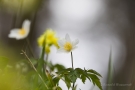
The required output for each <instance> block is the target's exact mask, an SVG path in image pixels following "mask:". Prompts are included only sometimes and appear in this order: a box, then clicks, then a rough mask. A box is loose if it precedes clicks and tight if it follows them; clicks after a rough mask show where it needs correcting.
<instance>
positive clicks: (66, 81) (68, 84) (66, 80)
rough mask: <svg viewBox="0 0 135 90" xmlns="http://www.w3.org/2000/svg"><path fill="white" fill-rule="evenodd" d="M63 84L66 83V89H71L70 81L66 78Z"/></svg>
mask: <svg viewBox="0 0 135 90" xmlns="http://www.w3.org/2000/svg"><path fill="white" fill-rule="evenodd" d="M64 82H65V83H66V85H67V87H68V89H69V88H70V87H71V80H70V79H69V78H68V77H67V76H65V81H64Z"/></svg>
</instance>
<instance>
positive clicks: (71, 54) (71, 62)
mask: <svg viewBox="0 0 135 90" xmlns="http://www.w3.org/2000/svg"><path fill="white" fill-rule="evenodd" d="M71 63H72V69H73V70H74V63H73V54H72V52H71ZM74 87H75V83H73V86H72V90H74Z"/></svg>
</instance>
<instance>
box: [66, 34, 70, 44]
mask: <svg viewBox="0 0 135 90" xmlns="http://www.w3.org/2000/svg"><path fill="white" fill-rule="evenodd" d="M65 39H66V41H67V42H71V39H70V37H69V35H68V34H66V36H65Z"/></svg>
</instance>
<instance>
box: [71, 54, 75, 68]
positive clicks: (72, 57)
mask: <svg viewBox="0 0 135 90" xmlns="http://www.w3.org/2000/svg"><path fill="white" fill-rule="evenodd" d="M71 63H72V68H73V69H74V65H73V54H72V52H71Z"/></svg>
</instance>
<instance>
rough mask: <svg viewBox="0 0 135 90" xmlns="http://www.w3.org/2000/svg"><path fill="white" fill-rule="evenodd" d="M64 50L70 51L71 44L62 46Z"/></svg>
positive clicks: (67, 43)
mask: <svg viewBox="0 0 135 90" xmlns="http://www.w3.org/2000/svg"><path fill="white" fill-rule="evenodd" d="M64 49H65V50H66V51H71V50H72V44H71V43H70V42H66V43H65V45H64Z"/></svg>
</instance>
